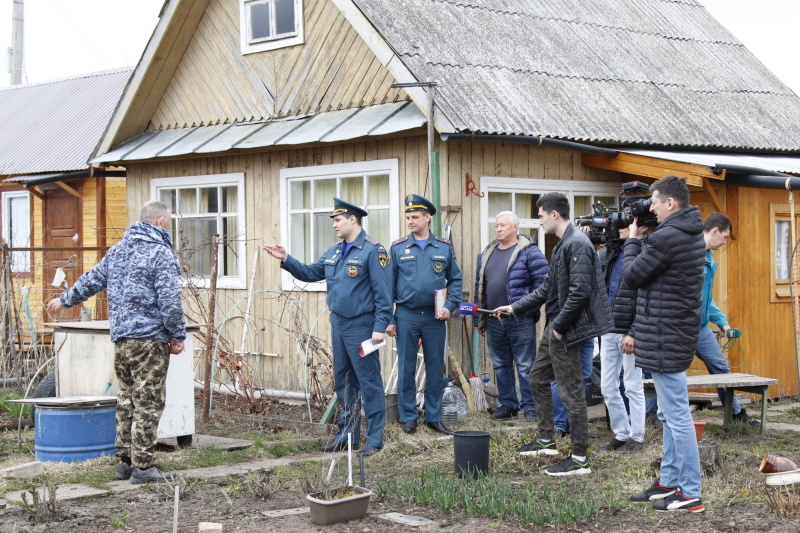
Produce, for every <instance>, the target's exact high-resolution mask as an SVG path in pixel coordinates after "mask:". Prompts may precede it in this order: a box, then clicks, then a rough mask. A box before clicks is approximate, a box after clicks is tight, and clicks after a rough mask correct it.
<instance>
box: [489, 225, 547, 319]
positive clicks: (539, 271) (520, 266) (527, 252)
mask: <svg viewBox="0 0 800 533" xmlns="http://www.w3.org/2000/svg"><path fill="white" fill-rule="evenodd" d="M518 239H519V240H518V242H517V244H516V247H515V250H514V251H513V252H512V253H511V257H510V258H509V261H508V267H507V269H506V272H507V281H506V298H508V303H514V302H516V301H517V300H520V299H522V298H523V297H524V296H526V295H527V294H529V293H531V292H533V291H535V290H536V289H537V288H538V287H539V285H541V284H542V282H543V281H544V278H545V277H546V276H547V258H546V257H545V256H544V254H543V253H542V251H541V250H540V249H539V247H538V246H536V244H535V243H534V242H533V241H531V240H530V238H529V237H528V236H527V235H519V236H518ZM498 244H500V242H499V241H498V240H497V239H495V240H493V241H492V242H490V243H489V245H488V246H487V247H486V248H485V249H484V250H483V252H481V255H480V256H478V268H477V269H476V271H475V303H476V304H477V305H478V307H482V308H485V307H486V293H485V292H484V287H485V285H486V284H485V283H484V278H483V276H484V273H485V270H486V263H488V262H489V257H490V256H491V255H492V252H494V250H495V249H496V248H497V245H498ZM540 312H541V309H540V308H539V307H535V308H533V309H531V310H530V311H528V312H527V313H525V316H526V317H532V318H533V321H534V322H537V321H538V320H539V314H540ZM486 320H487V318H486V315H484V314H478V315H476V316H474V317H473V321H474V324H475V326H476V327H478V328H480V329H486Z"/></svg>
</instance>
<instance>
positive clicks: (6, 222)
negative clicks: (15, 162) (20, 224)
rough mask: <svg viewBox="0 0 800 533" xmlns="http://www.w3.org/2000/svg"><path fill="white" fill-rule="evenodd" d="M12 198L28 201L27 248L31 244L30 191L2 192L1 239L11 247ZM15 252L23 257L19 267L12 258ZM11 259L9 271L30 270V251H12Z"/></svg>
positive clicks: (23, 271)
mask: <svg viewBox="0 0 800 533" xmlns="http://www.w3.org/2000/svg"><path fill="white" fill-rule="evenodd" d="M12 198H24V199H25V201H26V202H27V203H28V220H27V222H28V245H27V246H25V248H29V247H30V246H31V243H30V239H31V237H32V236H33V235H32V234H31V209H30V201H31V198H30V193H29V192H28V191H10V192H4V193H3V198H2V201H3V241H5V243H6V245H7V246H8V247H10V248H11V247H13V246H12V243H11V233H10V229H11V219H10V217H11V206H10V204H11V199H12ZM15 254H22V255H21V256H19V255H17V256H16V257H24V258H25V261H24V264H23V266H22V267H20V266H19V265H18V264H17V262H16V261H15V260H14V256H15ZM11 257H12V259H11V271H12V272H14V273H27V272H30V271H31V253H30V252H12V256H11Z"/></svg>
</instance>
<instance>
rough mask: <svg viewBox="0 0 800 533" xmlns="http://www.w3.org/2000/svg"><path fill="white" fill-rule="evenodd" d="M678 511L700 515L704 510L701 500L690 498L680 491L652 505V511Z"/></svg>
mask: <svg viewBox="0 0 800 533" xmlns="http://www.w3.org/2000/svg"><path fill="white" fill-rule="evenodd" d="M680 509H686V510H687V511H689V512H690V513H702V512H703V511H705V510H706V508H705V506H704V505H703V500H702V499H700V498H690V497H689V496H686V495H684V494H683V493H682V492H681V491H680V490H677V491H676V492H675V493H674V494H672V495H670V496H667V497H666V498H664V499H663V500H661V501H660V502H655V503H654V504H653V510H654V511H679V510H680Z"/></svg>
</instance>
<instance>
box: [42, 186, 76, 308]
mask: <svg viewBox="0 0 800 533" xmlns="http://www.w3.org/2000/svg"><path fill="white" fill-rule="evenodd" d="M78 190H79V191H80V189H78ZM82 204H83V202H82V201H81V199H80V198H76V197H75V196H73V195H71V194H70V193H68V192H67V191H65V190H63V189H61V188H54V189H49V190H47V191H45V200H44V247H45V248H67V250H53V251H46V252H44V254H43V265H42V284H43V291H42V294H43V295H44V301H45V302H47V301H48V300H50V299H51V298H55V297H56V296H58V295H60V294H61V293H62V292H63V291H64V286H63V284H62V286H61V287H53V279H54V277H55V275H56V272H57V270H58V268H59V267H60V268H61V269H63V270H64V273H65V274H66V283H67V287H72V286H73V285H74V284H75V281H77V279H78V278H79V277H80V276H81V274H82V273H83V254H82V253H81V250H80V248H81V246H83V236H82V235H81V212H82V208H83V205H82ZM44 315H45V316H44V320H45V321H46V322H48V321H53V320H54V319H56V318H57V319H58V320H60V321H67V320H80V306H75V307H72V308H70V309H66V310H64V311H63V312H62V315H61V316H60V317H48V316H47V312H46V311H45V312H44Z"/></svg>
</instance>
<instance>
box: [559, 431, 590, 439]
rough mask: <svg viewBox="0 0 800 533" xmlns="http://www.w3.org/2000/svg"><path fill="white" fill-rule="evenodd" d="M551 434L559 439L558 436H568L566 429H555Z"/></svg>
mask: <svg viewBox="0 0 800 533" xmlns="http://www.w3.org/2000/svg"><path fill="white" fill-rule="evenodd" d="M553 436H554V437H556V438H557V439H560V438H563V437H569V431H567V430H565V429H556V430H555V431H554V432H553ZM590 437H591V436H590ZM595 437H597V435H595Z"/></svg>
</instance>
